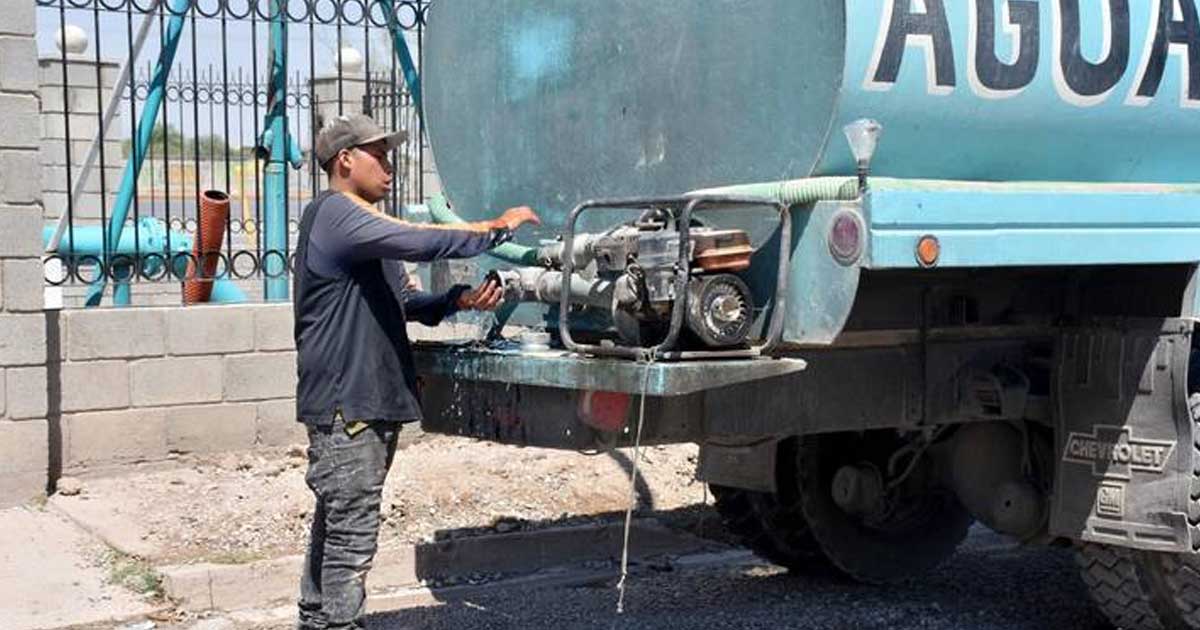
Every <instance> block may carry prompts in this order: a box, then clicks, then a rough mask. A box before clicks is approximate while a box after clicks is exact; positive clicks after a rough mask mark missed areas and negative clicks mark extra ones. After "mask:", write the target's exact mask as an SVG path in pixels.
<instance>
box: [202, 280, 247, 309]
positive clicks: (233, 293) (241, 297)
mask: <svg viewBox="0 0 1200 630" xmlns="http://www.w3.org/2000/svg"><path fill="white" fill-rule="evenodd" d="M208 301H209V302H210V303H212V304H242V303H243V302H245V301H246V293H245V292H244V291H242V289H241V287H239V286H238V285H236V284H234V282H233V281H232V280H230V279H228V278H217V279H216V280H213V286H212V294H211V295H209V296H208Z"/></svg>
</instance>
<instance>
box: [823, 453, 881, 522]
mask: <svg viewBox="0 0 1200 630" xmlns="http://www.w3.org/2000/svg"><path fill="white" fill-rule="evenodd" d="M832 486H833V487H832V493H833V500H834V502H835V503H837V505H838V507H840V508H842V510H844V511H845V512H847V513H850V514H857V515H859V516H867V515H869V514H874V513H876V512H878V511H880V510H881V509H882V507H883V478H882V476H881V475H880V474H879V471H878V470H877V469H876V468H875V467H874V466H870V465H858V466H842V467H841V468H839V469H838V471H837V473H835V474H834V475H833V484H832Z"/></svg>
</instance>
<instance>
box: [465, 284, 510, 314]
mask: <svg viewBox="0 0 1200 630" xmlns="http://www.w3.org/2000/svg"><path fill="white" fill-rule="evenodd" d="M502 299H504V288H503V287H501V286H500V283H498V282H496V281H495V280H485V281H484V283H483V284H481V285H479V286H478V287H476V288H474V289H467V290H466V291H463V292H462V295H459V296H458V308H459V310H463V311H492V310H495V309H496V307H497V306H499V305H500V301H501V300H502Z"/></svg>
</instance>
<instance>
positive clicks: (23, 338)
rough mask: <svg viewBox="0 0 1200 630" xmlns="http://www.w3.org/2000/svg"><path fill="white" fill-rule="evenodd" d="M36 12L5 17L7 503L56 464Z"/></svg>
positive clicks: (0, 318)
mask: <svg viewBox="0 0 1200 630" xmlns="http://www.w3.org/2000/svg"><path fill="white" fill-rule="evenodd" d="M35 7H36V5H35V3H33V2H13V3H9V4H8V5H6V6H5V14H4V19H2V20H0V59H3V60H4V61H3V63H0V120H3V121H4V124H3V125H0V384H3V388H2V389H0V506H8V505H15V504H18V503H22V502H25V501H28V500H29V499H31V498H34V497H36V496H38V495H41V494H43V493H44V492H45V490H46V486H47V483H48V478H49V467H50V463H49V460H50V458H49V451H50V448H49V443H50V434H51V431H50V427H49V423H48V421H47V416H48V415H49V410H48V404H47V399H48V395H47V378H46V355H47V335H46V328H47V317H46V315H45V314H44V313H43V312H42V284H43V281H42V277H43V275H42V261H41V251H42V248H41V234H40V233H41V226H42V191H41V183H42V178H41V177H39V176H38V175H39V172H38V171H39V168H40V159H39V156H38V147H39V145H40V144H41V137H40V134H39V133H38V129H39V127H40V125H39V124H38V62H37V44H36V42H35V41H34V32H35V29H36V18H35V12H36V8H35Z"/></svg>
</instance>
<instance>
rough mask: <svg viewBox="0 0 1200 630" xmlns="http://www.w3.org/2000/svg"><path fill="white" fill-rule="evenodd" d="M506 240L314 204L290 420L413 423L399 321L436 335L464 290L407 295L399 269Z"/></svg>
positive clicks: (298, 293)
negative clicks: (410, 321)
mask: <svg viewBox="0 0 1200 630" xmlns="http://www.w3.org/2000/svg"><path fill="white" fill-rule="evenodd" d="M506 235H507V233H506V232H504V231H502V230H501V231H496V230H490V229H486V228H481V227H475V226H472V227H463V228H446V227H442V226H422V225H417V224H411V223H405V222H402V221H398V220H396V219H393V218H391V217H387V216H384V215H382V214H379V213H378V212H374V211H373V210H372V209H371V208H370V206H369V204H366V202H364V201H362V200H359V199H356V198H352V197H351V196H349V195H346V194H343V193H337V192H332V191H327V192H325V193H322V194H321V195H319V196H318V197H317V198H315V199H313V201H312V202H311V203H310V204H309V205H308V207H306V208H305V210H304V215H303V217H302V219H301V224H300V238H299V243H298V244H297V247H296V270H295V276H294V284H295V306H294V308H295V313H296V328H295V336H296V350H297V369H298V371H299V381H298V384H297V391H296V404H297V409H296V411H297V416H298V419H299V420H300V421H302V422H306V423H312V424H325V423H329V422H332V420H333V418H334V416H335V415H336V414H339V413H340V414H342V415H343V416H344V417H345V418H347V419H348V420H388V421H397V422H407V421H413V420H419V419H420V418H421V410H420V405H419V402H418V400H417V397H416V394H417V392H416V373H415V371H414V367H413V361H412V352H411V348H410V346H409V340H408V334H407V331H406V328H405V324H406V321H407V319H409V318H411V319H413V320H415V321H419V322H421V323H423V324H427V325H436V324H437V323H438V322H440V321H441V320H442V319H443V318H444V317H446V316H448V315H450V314H452V313H453V312H454V310H455V308H456V303H457V301H458V297H459V296H460V295H461V293H462V291H464V290H466V289H467V287H465V286H459V287H454V288H453V289H451V290H450V291H448V292H446V293H441V294H431V293H425V292H420V291H413V290H411V289H409V288H408V277H407V275H406V274H405V271H404V265H403V264H402V262H401V261H411V262H421V261H431V260H437V259H442V258H468V257H471V256H476V255H479V254H481V253H483V252H484V251H486V250H488V249H490V248H491V247H493V246H495V245H496V244H498V243H499V242H500V241H501V240H503V239H504V238H505V237H506Z"/></svg>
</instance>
